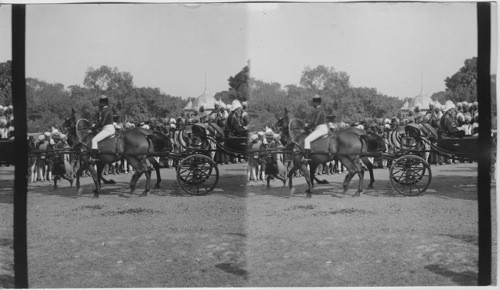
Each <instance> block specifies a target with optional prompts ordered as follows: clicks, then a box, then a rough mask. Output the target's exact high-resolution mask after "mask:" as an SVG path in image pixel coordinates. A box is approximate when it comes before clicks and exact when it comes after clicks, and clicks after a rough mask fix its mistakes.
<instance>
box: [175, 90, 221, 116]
mask: <svg viewBox="0 0 500 290" xmlns="http://www.w3.org/2000/svg"><path fill="white" fill-rule="evenodd" d="M216 102H218V101H217V100H216V99H215V97H214V96H213V95H212V94H210V93H207V92H206V91H204V92H203V94H201V95H199V96H198V97H196V98H195V99H194V100H193V101H191V100H190V101H189V103H187V105H186V106H185V107H184V109H182V111H183V112H184V115H185V117H186V118H190V117H193V116H194V115H195V112H198V111H199V110H200V108H201V106H203V107H204V108H205V111H206V112H208V113H210V112H212V111H213V110H214V109H215V103H216Z"/></svg>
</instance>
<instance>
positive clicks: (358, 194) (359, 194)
mask: <svg viewBox="0 0 500 290" xmlns="http://www.w3.org/2000/svg"><path fill="white" fill-rule="evenodd" d="M362 192H363V191H357V192H356V193H355V194H354V195H353V196H352V197H360V196H361V193H362Z"/></svg>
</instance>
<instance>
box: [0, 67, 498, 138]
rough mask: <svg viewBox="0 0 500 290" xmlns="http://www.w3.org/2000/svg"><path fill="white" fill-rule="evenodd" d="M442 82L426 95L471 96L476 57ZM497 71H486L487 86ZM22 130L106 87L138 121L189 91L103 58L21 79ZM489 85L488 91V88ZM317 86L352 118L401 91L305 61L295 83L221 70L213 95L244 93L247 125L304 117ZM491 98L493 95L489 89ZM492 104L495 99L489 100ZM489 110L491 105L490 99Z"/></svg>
mask: <svg viewBox="0 0 500 290" xmlns="http://www.w3.org/2000/svg"><path fill="white" fill-rule="evenodd" d="M11 82H12V77H11V61H7V62H3V63H0V105H3V106H5V105H9V104H11V94H12V89H11ZM444 82H445V86H446V89H445V90H444V91H442V92H437V93H434V94H433V95H432V97H431V98H432V99H433V100H435V101H439V102H441V103H444V102H445V101H446V100H452V101H454V102H461V101H467V102H473V101H476V100H477V84H476V82H477V58H475V57H473V58H471V59H467V60H465V62H464V66H463V67H462V68H460V69H459V71H458V72H456V73H455V74H453V75H451V76H450V77H447V78H446V79H445V80H444ZM495 83H496V78H495V76H492V90H494V89H495ZM26 92H27V95H26V98H27V104H28V105H27V116H28V130H29V131H30V132H40V131H45V130H47V129H48V128H50V126H54V127H57V126H58V125H60V124H62V122H63V121H64V119H65V118H67V117H68V115H69V112H70V108H72V107H73V108H74V109H75V110H76V111H77V112H78V113H79V114H80V116H81V117H83V118H87V119H93V118H94V117H95V115H96V113H97V103H98V98H99V96H100V95H102V94H106V95H107V96H108V97H109V98H110V101H111V105H112V107H113V108H114V110H115V114H116V115H117V116H119V118H120V121H123V122H125V121H129V122H141V121H144V120H148V119H151V118H165V117H169V118H170V117H178V116H181V114H182V109H183V108H184V107H185V106H186V104H187V103H188V102H189V100H190V99H185V98H182V97H180V96H172V95H169V94H166V93H163V92H161V91H160V89H159V88H150V87H137V86H135V85H134V83H133V76H132V75H131V74H130V73H129V72H122V71H119V70H118V68H111V67H108V66H106V65H103V66H101V67H99V68H92V67H90V68H89V69H88V70H87V72H86V74H85V77H84V80H83V85H71V86H69V87H67V88H65V87H64V85H62V84H59V83H52V84H51V83H47V82H45V81H43V80H39V79H36V78H28V79H27V80H26ZM495 93H496V92H495V91H493V92H492V95H493V96H495V95H494V94H495ZM315 94H318V95H320V96H321V97H322V99H323V104H324V105H323V106H324V107H325V110H326V112H327V114H328V115H329V116H330V120H332V121H336V122H341V121H342V122H347V123H350V122H356V121H360V120H364V119H367V118H392V117H395V116H397V115H398V113H399V109H400V108H401V107H402V105H403V104H404V102H405V101H407V100H408V99H400V98H397V97H391V96H387V95H384V94H382V93H380V92H378V91H377V89H375V88H366V87H353V86H352V85H351V84H350V82H349V75H348V74H347V73H346V72H341V71H336V70H335V68H334V67H326V66H323V65H320V66H317V67H315V68H311V67H306V68H305V69H304V70H303V72H302V75H301V78H300V83H299V84H298V85H294V84H288V85H285V86H282V85H281V84H279V83H276V82H264V81H262V80H258V79H255V78H252V77H251V76H250V67H249V64H247V65H246V66H244V67H243V68H242V69H241V71H239V72H237V73H236V74H235V75H234V76H229V78H228V89H227V90H224V91H221V92H218V93H216V94H215V98H216V99H217V100H222V101H223V102H225V103H230V102H231V100H232V99H239V100H240V101H249V103H250V105H249V109H248V112H249V114H250V117H251V125H252V126H253V128H254V129H256V130H260V129H262V128H264V127H265V126H269V127H270V126H273V125H274V123H275V122H276V120H277V117H278V116H281V115H282V114H283V112H284V108H285V107H286V108H287V109H288V111H290V112H292V114H293V115H294V117H297V118H301V119H308V118H309V117H310V115H311V112H312V107H311V106H310V100H311V99H312V97H313V95H315ZM493 101H494V102H495V101H496V100H495V97H493ZM494 104H495V103H494ZM493 110H494V115H493V116H495V115H496V106H495V105H494V106H493Z"/></svg>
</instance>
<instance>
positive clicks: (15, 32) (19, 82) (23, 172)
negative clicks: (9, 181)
mask: <svg viewBox="0 0 500 290" xmlns="http://www.w3.org/2000/svg"><path fill="white" fill-rule="evenodd" d="M25 20H26V5H24V4H23V5H20V4H18V5H12V105H13V107H14V124H15V128H16V130H15V131H14V133H15V135H14V148H15V161H14V166H15V169H14V172H15V179H14V281H15V282H14V283H15V287H16V288H28V251H27V223H26V222H27V215H26V213H27V211H26V210H27V205H28V204H27V193H28V176H27V173H28V143H27V142H26V140H27V134H26V133H27V128H28V126H27V125H28V124H27V119H26V74H25V68H26V65H25V64H26V59H25V56H26V53H25V52H26V51H25V45H26V43H25V35H26V29H25V28H26V21H25Z"/></svg>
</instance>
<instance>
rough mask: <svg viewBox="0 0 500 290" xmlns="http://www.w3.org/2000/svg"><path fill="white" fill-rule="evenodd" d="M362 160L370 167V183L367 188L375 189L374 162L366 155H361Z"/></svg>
mask: <svg viewBox="0 0 500 290" xmlns="http://www.w3.org/2000/svg"><path fill="white" fill-rule="evenodd" d="M361 161H363V163H364V164H365V165H366V168H368V172H369V173H370V184H368V187H367V188H368V189H373V182H375V178H373V164H372V163H371V162H370V159H368V158H367V157H366V156H365V157H361Z"/></svg>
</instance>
